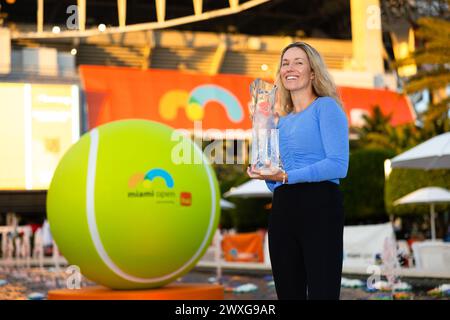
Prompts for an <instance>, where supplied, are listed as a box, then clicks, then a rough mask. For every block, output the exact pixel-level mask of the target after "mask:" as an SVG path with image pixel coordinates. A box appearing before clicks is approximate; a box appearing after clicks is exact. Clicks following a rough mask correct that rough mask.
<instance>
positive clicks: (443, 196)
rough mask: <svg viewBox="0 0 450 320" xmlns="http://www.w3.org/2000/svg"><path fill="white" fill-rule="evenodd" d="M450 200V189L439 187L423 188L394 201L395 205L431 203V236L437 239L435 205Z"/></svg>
mask: <svg viewBox="0 0 450 320" xmlns="http://www.w3.org/2000/svg"><path fill="white" fill-rule="evenodd" d="M446 202H450V191H448V190H447V189H444V188H439V187H427V188H421V189H418V190H416V191H414V192H411V193H409V194H407V195H406V196H404V197H402V198H400V199H397V200H396V201H394V205H399V204H430V224H431V238H432V239H433V240H435V239H436V226H435V222H434V217H435V211H434V205H435V204H436V203H446Z"/></svg>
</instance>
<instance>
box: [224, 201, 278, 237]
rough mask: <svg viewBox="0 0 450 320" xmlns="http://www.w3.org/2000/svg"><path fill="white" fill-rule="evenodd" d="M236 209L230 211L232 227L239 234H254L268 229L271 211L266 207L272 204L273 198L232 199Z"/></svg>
mask: <svg viewBox="0 0 450 320" xmlns="http://www.w3.org/2000/svg"><path fill="white" fill-rule="evenodd" d="M228 200H230V201H232V202H233V203H235V204H236V208H235V209H232V210H229V211H230V212H229V215H230V220H231V223H232V227H233V228H236V230H237V231H238V232H252V231H256V230H258V229H261V228H264V229H266V228H267V226H268V219H269V214H270V210H269V209H266V208H265V206H266V205H268V204H269V203H271V202H272V198H252V199H250V198H249V199H242V198H230V199H228Z"/></svg>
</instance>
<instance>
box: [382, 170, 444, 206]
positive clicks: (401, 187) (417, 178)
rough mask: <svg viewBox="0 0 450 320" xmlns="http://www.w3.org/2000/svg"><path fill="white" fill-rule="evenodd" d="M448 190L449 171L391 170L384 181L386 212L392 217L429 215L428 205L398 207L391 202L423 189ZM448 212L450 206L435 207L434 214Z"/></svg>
mask: <svg viewBox="0 0 450 320" xmlns="http://www.w3.org/2000/svg"><path fill="white" fill-rule="evenodd" d="M429 186H432V187H442V188H446V189H450V170H448V169H446V170H429V171H425V170H418V169H393V170H392V172H391V174H390V175H389V178H388V179H387V180H386V193H385V202H386V210H387V212H388V213H389V214H392V215H408V214H411V215H417V214H429V212H430V206H429V205H398V206H394V205H393V202H394V201H395V200H397V199H399V198H401V197H403V196H405V195H407V194H408V193H411V192H413V191H415V190H417V189H420V188H424V187H429ZM449 210H450V204H439V205H436V212H445V211H449Z"/></svg>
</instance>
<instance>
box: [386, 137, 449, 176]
mask: <svg viewBox="0 0 450 320" xmlns="http://www.w3.org/2000/svg"><path fill="white" fill-rule="evenodd" d="M391 166H392V168H416V169H425V170H429V169H446V168H450V132H447V133H443V134H440V135H438V136H435V137H433V138H431V139H429V140H427V141H425V142H423V143H421V144H419V145H417V146H415V147H414V148H412V149H410V150H408V151H405V152H403V153H402V154H399V155H398V156H396V157H394V158H392V159H391Z"/></svg>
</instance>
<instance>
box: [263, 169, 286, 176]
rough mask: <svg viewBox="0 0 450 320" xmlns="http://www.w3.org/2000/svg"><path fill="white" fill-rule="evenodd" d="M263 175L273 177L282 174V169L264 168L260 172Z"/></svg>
mask: <svg viewBox="0 0 450 320" xmlns="http://www.w3.org/2000/svg"><path fill="white" fill-rule="evenodd" d="M259 172H260V173H261V174H262V175H265V176H271V175H274V174H277V173H279V172H281V169H280V168H262V169H260V170H259Z"/></svg>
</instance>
